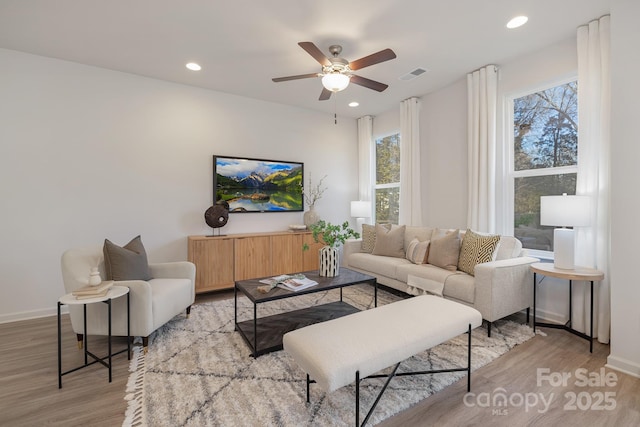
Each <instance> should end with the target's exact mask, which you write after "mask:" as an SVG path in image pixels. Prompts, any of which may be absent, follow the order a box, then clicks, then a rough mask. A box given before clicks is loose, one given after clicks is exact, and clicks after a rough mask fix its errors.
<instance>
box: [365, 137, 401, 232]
mask: <svg viewBox="0 0 640 427" xmlns="http://www.w3.org/2000/svg"><path fill="white" fill-rule="evenodd" d="M393 135H398V144H400V138H401V137H402V135H400V130H399V129H398V130H393V131H391V132H387V133H384V134H380V135H377V136H374V137H373V138H372V151H373V155H372V156H371V163H372V166H371V171H372V174H371V184H372V185H371V196H372V197H371V199H372V203H373V212H372V215H373V218H372V220H373V223H374V224H375V223H377V222H378V218H377V216H376V215H377V206H376V202H377V197H376V196H377V194H376V191H377V190H384V189H388V188H397V189H398V192H400V191H401V187H400V181H398V182H397V183H396V182H392V183H386V184H378V183H377V181H378V180H377V178H376V177H377V173H378V169H377V164H378V150H377V149H376V145H377V143H378V140H380V139H384V138H388V137H390V136H393ZM400 150H402V146H401V145H400ZM399 160H400V167H402V156H401V157H400V159H399ZM398 208H399V207H398Z"/></svg>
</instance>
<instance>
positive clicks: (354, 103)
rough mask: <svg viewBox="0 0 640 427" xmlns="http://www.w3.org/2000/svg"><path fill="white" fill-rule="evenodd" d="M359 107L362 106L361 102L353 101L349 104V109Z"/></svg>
mask: <svg viewBox="0 0 640 427" xmlns="http://www.w3.org/2000/svg"><path fill="white" fill-rule="evenodd" d="M358 105H360V103H359V102H356V101H353V102H350V103H349V107H357V106H358Z"/></svg>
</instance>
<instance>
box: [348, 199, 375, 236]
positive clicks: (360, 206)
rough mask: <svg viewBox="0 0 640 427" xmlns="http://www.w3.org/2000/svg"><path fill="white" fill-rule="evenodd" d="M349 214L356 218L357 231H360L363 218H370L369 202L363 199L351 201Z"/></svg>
mask: <svg viewBox="0 0 640 427" xmlns="http://www.w3.org/2000/svg"><path fill="white" fill-rule="evenodd" d="M351 216H352V217H354V218H355V219H356V225H357V226H356V228H357V230H358V233H362V224H364V220H365V218H371V202H366V201H363V200H358V201H353V202H351Z"/></svg>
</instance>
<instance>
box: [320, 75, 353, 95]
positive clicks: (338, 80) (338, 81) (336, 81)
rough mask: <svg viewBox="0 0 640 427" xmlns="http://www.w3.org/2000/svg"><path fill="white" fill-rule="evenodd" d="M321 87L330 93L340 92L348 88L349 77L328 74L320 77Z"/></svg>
mask: <svg viewBox="0 0 640 427" xmlns="http://www.w3.org/2000/svg"><path fill="white" fill-rule="evenodd" d="M322 86H324V87H325V89H327V90H330V91H331V92H340V91H341V90H344V89H346V88H347V86H349V76H347V75H346V74H341V73H329V74H325V75H324V77H322Z"/></svg>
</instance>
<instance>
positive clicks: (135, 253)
mask: <svg viewBox="0 0 640 427" xmlns="http://www.w3.org/2000/svg"><path fill="white" fill-rule="evenodd" d="M102 250H103V252H104V269H105V276H106V280H151V279H152V277H151V274H150V273H149V263H148V262H147V253H146V252H145V250H144V246H143V245H142V239H141V238H140V236H137V237H134V238H133V239H132V240H131V241H130V242H129V243H127V244H126V245H124V246H118V245H116V244H115V243H113V242H111V241H110V240H109V239H104V247H103V249H102Z"/></svg>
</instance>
